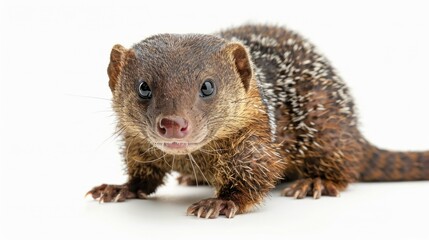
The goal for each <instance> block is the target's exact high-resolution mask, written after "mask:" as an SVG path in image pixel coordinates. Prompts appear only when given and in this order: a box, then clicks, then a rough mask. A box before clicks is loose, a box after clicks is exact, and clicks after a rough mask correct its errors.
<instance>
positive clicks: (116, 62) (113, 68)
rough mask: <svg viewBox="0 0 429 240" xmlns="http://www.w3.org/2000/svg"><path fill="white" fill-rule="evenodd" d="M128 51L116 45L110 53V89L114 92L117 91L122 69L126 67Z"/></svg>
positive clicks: (108, 69)
mask: <svg viewBox="0 0 429 240" xmlns="http://www.w3.org/2000/svg"><path fill="white" fill-rule="evenodd" d="M127 51H128V50H127V49H126V48H124V47H123V46H121V45H120V44H116V45H115V46H113V48H112V51H111V52H110V63H109V67H107V74H108V75H109V87H110V90H111V91H112V92H113V91H114V90H115V87H116V84H117V83H118V80H119V77H120V75H121V72H122V69H123V68H124V66H125V56H126V53H127Z"/></svg>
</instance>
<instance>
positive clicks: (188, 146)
mask: <svg viewBox="0 0 429 240" xmlns="http://www.w3.org/2000/svg"><path fill="white" fill-rule="evenodd" d="M200 145H201V144H200V143H191V142H159V143H156V144H155V146H156V147H157V148H159V149H160V150H162V151H164V152H166V153H170V154H188V153H191V152H193V151H195V150H197V149H198V148H199V146H200Z"/></svg>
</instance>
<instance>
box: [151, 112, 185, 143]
mask: <svg viewBox="0 0 429 240" xmlns="http://www.w3.org/2000/svg"><path fill="white" fill-rule="evenodd" d="M188 133H189V125H188V121H187V120H186V119H184V118H182V117H177V116H174V117H164V118H162V119H161V120H160V121H159V122H158V134H159V135H160V136H162V137H164V138H184V137H186V135H188Z"/></svg>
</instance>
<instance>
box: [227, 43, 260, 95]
mask: <svg viewBox="0 0 429 240" xmlns="http://www.w3.org/2000/svg"><path fill="white" fill-rule="evenodd" d="M224 51H225V52H226V53H227V54H228V56H230V59H229V60H230V61H231V62H232V64H234V67H235V70H236V72H237V74H238V75H239V76H240V79H241V82H242V83H243V86H244V89H245V90H246V92H247V90H249V87H250V80H251V79H252V77H253V70H252V66H251V64H250V57H249V53H248V52H247V50H246V48H245V47H244V46H243V45H242V44H241V43H238V42H231V43H228V44H227V45H226V46H225V49H224Z"/></svg>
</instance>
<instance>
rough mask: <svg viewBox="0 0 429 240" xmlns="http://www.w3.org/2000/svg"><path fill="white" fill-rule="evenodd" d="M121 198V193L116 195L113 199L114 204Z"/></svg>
mask: <svg viewBox="0 0 429 240" xmlns="http://www.w3.org/2000/svg"><path fill="white" fill-rule="evenodd" d="M121 196H122V193H121V192H119V193H118V195H116V197H115V198H114V199H113V201H114V202H118V200H119V198H120V197H121Z"/></svg>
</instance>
